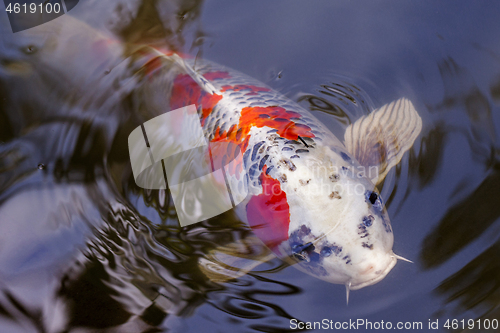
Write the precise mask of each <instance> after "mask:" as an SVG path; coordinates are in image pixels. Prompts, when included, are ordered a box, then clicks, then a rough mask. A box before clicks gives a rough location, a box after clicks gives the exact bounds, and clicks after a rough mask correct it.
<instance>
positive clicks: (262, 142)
mask: <svg viewBox="0 0 500 333" xmlns="http://www.w3.org/2000/svg"><path fill="white" fill-rule="evenodd" d="M264 143H265V142H264V141H261V142H257V143H256V144H255V146H254V147H253V151H252V162H253V161H255V159H256V156H257V151H258V150H259V148H260V147H261V146H262V145H263V144H264Z"/></svg>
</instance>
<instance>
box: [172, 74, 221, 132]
mask: <svg viewBox="0 0 500 333" xmlns="http://www.w3.org/2000/svg"><path fill="white" fill-rule="evenodd" d="M203 76H204V77H205V79H207V80H216V79H223V78H228V77H229V74H228V73H227V72H210V73H206V74H204V75H203ZM221 99H222V95H218V94H213V95H212V94H210V93H208V92H206V91H205V90H203V89H202V88H201V87H200V86H199V85H198V83H196V81H194V80H193V79H192V78H191V76H189V75H187V74H180V75H178V76H177V77H176V78H175V80H174V87H173V89H172V98H171V99H170V108H171V109H172V110H175V109H178V108H181V107H184V106H187V105H191V104H195V105H196V106H197V107H198V106H199V105H201V107H202V117H201V124H202V125H203V124H204V123H205V119H206V118H207V117H208V116H209V115H210V113H211V112H212V109H213V108H214V106H215V105H216V104H217V103H218V102H219V101H220V100H221Z"/></svg>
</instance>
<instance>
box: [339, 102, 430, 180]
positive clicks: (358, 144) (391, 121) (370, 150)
mask: <svg viewBox="0 0 500 333" xmlns="http://www.w3.org/2000/svg"><path fill="white" fill-rule="evenodd" d="M421 130H422V119H421V118H420V116H419V115H418V113H417V111H416V110H415V108H414V106H413V104H412V103H411V101H409V100H408V99H406V98H401V99H398V100H397V101H394V102H392V103H389V104H386V105H384V106H382V107H381V108H380V109H378V110H376V111H374V112H372V113H370V114H369V115H367V116H364V117H361V118H360V119H358V120H357V121H356V122H355V123H354V124H351V125H350V126H349V127H348V128H347V130H346V132H345V135H344V144H345V146H346V148H347V150H348V151H349V152H350V153H351V154H352V155H353V156H354V157H355V158H356V159H357V160H358V162H359V163H360V164H361V165H362V166H364V167H365V168H366V171H367V172H366V174H367V176H368V177H369V178H370V179H371V180H372V182H373V183H374V184H375V185H377V184H378V183H380V182H382V180H384V178H385V176H386V175H387V173H388V172H389V170H390V169H391V168H392V167H394V166H395V165H396V164H398V163H399V162H400V161H401V158H402V157H403V154H404V153H405V152H406V151H407V150H409V149H410V148H411V146H412V145H413V142H414V141H415V139H416V138H417V136H418V135H419V134H420V131H421ZM370 171H372V172H370Z"/></svg>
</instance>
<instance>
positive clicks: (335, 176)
mask: <svg viewBox="0 0 500 333" xmlns="http://www.w3.org/2000/svg"><path fill="white" fill-rule="evenodd" d="M339 179H340V176H339V175H337V174H335V173H334V174H333V175H331V176H330V180H331V181H332V182H336V181H338V180H339Z"/></svg>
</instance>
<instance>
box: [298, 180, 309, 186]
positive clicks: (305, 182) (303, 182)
mask: <svg viewBox="0 0 500 333" xmlns="http://www.w3.org/2000/svg"><path fill="white" fill-rule="evenodd" d="M310 181H311V180H310V179H308V180H302V179H299V184H300V185H302V186H305V185H307V184H309V182H310Z"/></svg>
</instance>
